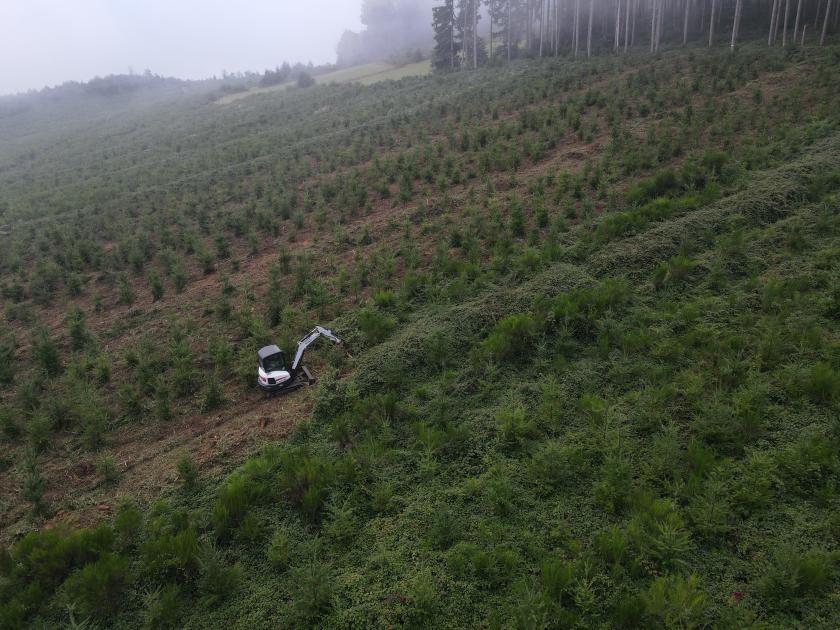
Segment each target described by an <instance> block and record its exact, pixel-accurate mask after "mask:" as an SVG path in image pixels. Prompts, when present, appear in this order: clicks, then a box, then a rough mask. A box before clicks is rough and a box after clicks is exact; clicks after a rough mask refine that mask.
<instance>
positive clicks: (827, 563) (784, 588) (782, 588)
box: [757, 545, 836, 610]
mask: <svg viewBox="0 0 840 630" xmlns="http://www.w3.org/2000/svg"><path fill="white" fill-rule="evenodd" d="M835 562H836V559H834V558H833V557H832V556H831V555H830V554H828V553H826V552H825V551H822V550H819V549H815V550H812V551H809V552H807V553H800V552H798V551H796V550H795V549H794V548H792V547H790V546H789V545H782V546H781V547H779V548H778V549H777V550H776V552H775V553H774V554H773V557H772V560H771V561H770V562H769V563H768V565H767V567H766V569H765V571H764V575H763V576H762V577H761V578H759V580H758V583H757V587H758V591H759V593H760V594H761V596H762V598H763V600H764V602H765V603H766V605H767V606H769V607H771V608H776V609H781V610H790V609H791V608H794V607H796V606H797V605H798V601H797V600H799V599H801V598H803V597H806V596H808V595H814V594H817V593H819V592H821V591H823V590H825V589H826V588H828V586H829V584H830V583H831V579H832V576H833V574H834V570H835V569H834V563H835Z"/></svg>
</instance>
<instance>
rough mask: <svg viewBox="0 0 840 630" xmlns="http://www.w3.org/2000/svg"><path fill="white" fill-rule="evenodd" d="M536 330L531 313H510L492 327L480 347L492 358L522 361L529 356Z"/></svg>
mask: <svg viewBox="0 0 840 630" xmlns="http://www.w3.org/2000/svg"><path fill="white" fill-rule="evenodd" d="M537 332H538V330H537V323H536V321H534V318H533V317H532V316H531V315H528V314H526V313H522V314H519V315H510V316H509V317H506V318H504V319H503V320H501V321H500V322H498V323H497V324H496V325H495V326H494V327H493V330H492V331H490V334H489V335H488V336H487V338H486V339H485V340H484V341H483V342H482V347H483V348H484V350H485V351H486V352H487V353H488V354H489V355H490V356H491V357H493V358H494V359H497V360H501V361H512V362H523V361H526V360H527V359H529V358H530V353H531V350H532V348H533V343H534V340H535V338H536V335H537Z"/></svg>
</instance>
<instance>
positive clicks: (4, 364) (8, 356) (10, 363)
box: [0, 334, 17, 385]
mask: <svg viewBox="0 0 840 630" xmlns="http://www.w3.org/2000/svg"><path fill="white" fill-rule="evenodd" d="M16 352H17V342H16V341H15V339H14V337H12V336H11V335H8V334H0V385H8V384H10V383H12V382H13V381H14V379H15V365H16V363H17V357H16Z"/></svg>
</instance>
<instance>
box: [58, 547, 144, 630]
mask: <svg viewBox="0 0 840 630" xmlns="http://www.w3.org/2000/svg"><path fill="white" fill-rule="evenodd" d="M128 582H129V575H128V561H127V560H126V559H125V558H122V557H120V556H118V555H117V554H115V553H106V554H104V555H103V556H102V557H101V558H99V559H98V560H96V561H95V562H93V563H91V564H87V565H85V566H84V567H83V568H82V569H80V570H79V571H78V572H76V573H74V574H73V575H71V576H70V577H69V578H68V579H67V581H66V582H65V583H64V585H63V586H62V595H63V597H64V598H66V600H67V601H68V602H71V603H72V604H73V605H74V606H75V607H76V610H77V611H78V612H79V614H80V615H82V616H83V617H88V616H90V617H99V618H105V617H107V616H109V615H111V614H113V613H114V612H115V611H116V610H118V609H119V606H120V602H121V597H122V593H123V591H124V590H125V588H126V586H127V585H128Z"/></svg>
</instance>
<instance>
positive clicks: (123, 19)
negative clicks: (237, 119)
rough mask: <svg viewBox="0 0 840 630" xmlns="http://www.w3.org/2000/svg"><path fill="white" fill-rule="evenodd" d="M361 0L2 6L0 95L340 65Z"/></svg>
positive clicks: (81, 0)
mask: <svg viewBox="0 0 840 630" xmlns="http://www.w3.org/2000/svg"><path fill="white" fill-rule="evenodd" d="M360 6H361V2H360V0H227V1H225V0H0V94H8V93H11V92H18V91H23V90H27V89H31V88H36V89H37V88H41V87H43V86H45V85H57V84H59V83H62V82H63V81H67V80H77V81H82V80H87V79H90V78H92V77H94V76H97V75H99V76H102V75H105V74H116V73H125V72H128V70H129V68H132V69H133V70H134V71H135V72H142V71H143V70H144V69H146V68H149V69H150V70H152V72H155V73H157V74H162V75H166V76H176V77H181V78H204V77H208V76H212V75H214V74H215V75H221V72H222V70H227V71H228V72H235V71H244V70H255V71H261V70H263V69H265V68H267V67H274V66H275V65H279V64H280V63H282V62H283V60H284V59H285V60H289V61H290V62H294V61H303V62H304V63H305V62H307V61H312V62H313V63H315V64H318V63H324V62H330V63H333V62H335V46H336V44H337V42H338V39H339V37H340V36H341V33H342V32H343V31H344V29H346V28H350V29H354V30H358V29H360V28H361V24H360V22H359V14H360Z"/></svg>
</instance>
